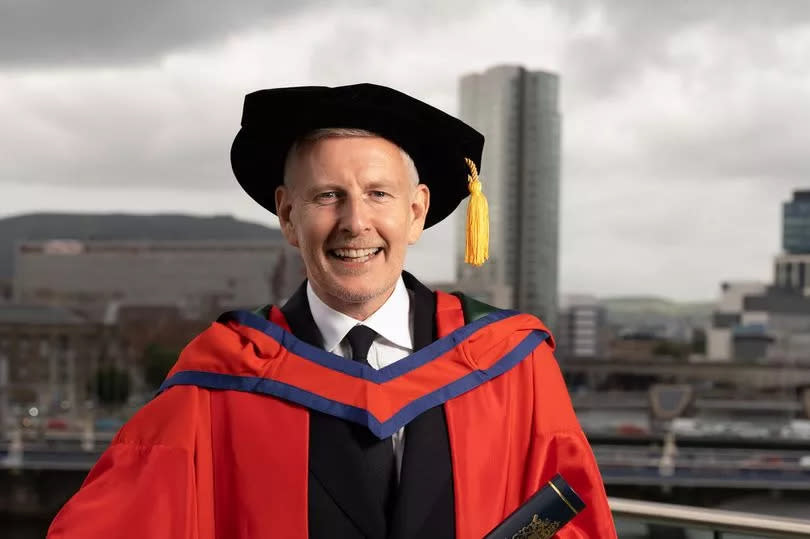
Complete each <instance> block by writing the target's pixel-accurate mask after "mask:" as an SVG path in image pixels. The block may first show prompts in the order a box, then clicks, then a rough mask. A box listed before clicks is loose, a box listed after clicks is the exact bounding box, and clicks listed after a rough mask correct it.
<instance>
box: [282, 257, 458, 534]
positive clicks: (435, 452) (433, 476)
mask: <svg viewBox="0 0 810 539" xmlns="http://www.w3.org/2000/svg"><path fill="white" fill-rule="evenodd" d="M402 276H403V280H404V282H405V286H406V288H407V289H408V290H409V291H410V292H411V293H412V302H413V305H412V308H413V310H414V327H413V333H414V334H413V343H414V351H416V350H419V349H421V348H423V347H425V346H427V345H428V344H430V343H432V342H433V341H434V340H436V329H435V322H434V320H435V312H436V302H435V298H434V294H433V292H431V291H430V290H429V289H428V288H427V287H426V286H425V285H423V284H422V283H420V282H419V281H418V280H417V279H416V278H415V277H413V276H412V275H410V274H409V273H407V272H403V275H402ZM281 312H282V313H283V314H284V316H285V318H286V319H287V323H288V324H289V325H290V329H291V330H292V333H293V334H294V335H295V336H296V337H298V338H299V339H301V340H303V341H305V342H307V343H309V344H312V345H314V346H323V341H322V338H321V335H320V332H319V331H318V328H317V326H316V324H315V321H314V320H313V319H312V313H311V312H310V309H309V302H308V301H307V294H306V284H303V285H301V287H299V288H298V290H297V291H296V292H295V294H294V295H293V296H292V297H291V298H290V299H289V301H287V303H286V304H285V305H284V306H283V307H282V308H281ZM309 428H310V431H309V440H310V443H309V481H308V488H309V490H308V504H309V535H310V537H311V538H312V539H327V538H328V539H333V538H335V537H340V538H344V539H354V538H357V539H363V538H369V539H384V538H387V537H388V538H391V539H409V538H415V537H431V538H433V539H452V538H454V537H455V522H454V514H453V507H454V500H453V476H452V470H451V459H450V442H449V439H448V434H447V421H446V419H445V414H444V407H443V406H437V407H435V408H432V409H430V410H428V411H427V412H425V413H423V414H421V415H420V416H419V417H417V418H416V419H415V420H413V421H412V422H410V423H409V424H408V425H407V426H406V427H405V447H404V453H403V458H402V470H401V474H400V481H399V485H398V486H397V490H396V495H395V497H394V507H393V513H392V514H391V515H390V516H389V517H388V518H386V514H385V513H384V511H383V510H382V509H381V506H380V504H379V503H377V500H373V499H370V498H369V492H368V491H367V490H366V489H364V488H363V485H364V484H365V480H364V476H365V474H367V473H370V472H369V470H367V469H366V467H365V466H364V463H363V449H362V444H361V442H360V441H359V439H358V436H357V435H356V434H357V433H356V430H357V425H355V424H353V423H350V422H349V421H346V420H344V419H340V418H337V417H334V416H331V415H327V414H323V413H320V412H311V415H310V427H309Z"/></svg>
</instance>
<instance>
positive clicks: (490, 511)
mask: <svg viewBox="0 0 810 539" xmlns="http://www.w3.org/2000/svg"><path fill="white" fill-rule="evenodd" d="M483 143H484V140H483V137H482V136H481V135H480V134H479V133H478V132H476V131H475V130H474V129H472V128H470V127H469V126H467V125H465V124H464V123H462V122H460V121H459V120H457V119H455V118H453V117H451V116H448V115H447V114H445V113H443V112H441V111H439V110H437V109H435V108H433V107H431V106H429V105H427V104H425V103H422V102H421V101H418V100H416V99H413V98H411V97H409V96H407V95H405V94H402V93H400V92H397V91H395V90H392V89H390V88H385V87H381V86H375V85H370V84H361V85H354V86H344V87H338V88H323V87H302V88H282V89H272V90H262V91H259V92H255V93H253V94H250V95H248V96H247V97H246V99H245V107H244V112H243V117H242V128H241V129H240V131H239V133H238V134H237V136H236V139H235V140H234V144H233V147H232V150H231V162H232V165H233V169H234V173H235V175H236V177H237V179H238V181H239V183H240V184H241V185H242V187H243V188H244V189H245V191H246V192H247V193H248V194H249V195H250V196H251V197H253V198H254V199H255V200H256V201H257V202H258V203H259V204H261V205H262V206H264V207H265V208H267V209H268V210H269V211H271V212H273V213H276V214H277V215H278V217H279V221H280V224H281V228H282V231H283V233H284V236H285V238H286V239H287V241H289V242H290V243H291V244H292V245H294V246H295V247H297V248H298V249H299V250H300V253H301V256H302V258H303V261H304V265H305V267H306V272H307V279H306V281H305V282H304V283H302V285H301V287H300V288H299V289H298V291H297V292H296V293H295V294H294V295H293V296H292V297H291V298H290V299H289V300H288V301H287V303H286V304H285V305H283V306H281V307H280V308H279V307H275V306H267V307H264V308H262V309H259V310H257V311H253V312H247V311H236V312H231V313H226V314H224V315H223V316H221V317H220V318H219V320H218V321H217V322H216V323H214V324H213V325H212V326H211V327H210V328H209V329H208V330H206V331H205V332H203V333H202V334H201V335H199V336H198V337H197V338H196V339H194V341H192V342H191V343H190V344H189V345H188V346H187V347H186V349H185V350H184V351H183V353H182V354H181V356H180V358H179V360H178V362H177V364H176V365H175V367H174V368H173V369H172V371H171V372H170V373H169V376H168V378H167V380H166V381H165V383H164V384H163V386H162V387H161V393H160V394H159V395H158V396H157V397H156V398H155V399H154V400H153V401H152V402H151V403H149V404H148V405H147V406H145V407H144V408H143V409H142V410H141V411H139V412H138V414H136V415H135V417H133V418H132V420H130V421H129V422H128V423H127V424H126V425H125V426H124V427H123V428H122V429H121V431H120V432H119V433H118V434H117V435H116V437H115V439H114V440H113V442H112V443H111V445H110V448H109V449H108V450H107V451H106V452H105V454H104V455H103V456H102V457H101V459H100V460H99V462H98V463H97V464H96V466H95V467H94V468H93V469H92V470H91V472H90V474H89V475H88V477H87V479H86V480H85V483H84V485H83V486H82V488H81V490H80V491H79V492H78V493H77V494H76V495H75V496H74V497H73V498H72V499H71V500H70V501H69V502H68V503H67V504H66V506H65V507H64V508H63V509H62V510H61V511H60V513H59V515H57V517H56V519H55V520H54V522H53V524H52V525H51V528H50V531H49V537H53V538H83V539H108V538H109V537H117V538H125V539H129V538H131V539H135V538H138V539H140V538H143V537H150V538H166V539H168V538H183V539H192V538H194V539H213V538H223V539H225V538H227V539H257V538H258V539H264V538H272V537H280V538H285V539H304V538H306V537H312V538H316V539H325V538H333V537H340V538H349V539H353V538H357V539H360V538H372V539H386V538H391V539H406V538H416V537H430V538H435V539H451V538H459V539H480V538H481V537H482V536H484V535H485V534H487V533H488V532H489V531H490V530H492V529H493V528H494V527H495V526H496V525H498V524H499V523H500V522H501V521H502V520H504V519H505V518H506V517H507V516H509V515H510V513H512V511H514V510H515V509H516V508H517V507H519V506H520V505H521V504H522V503H523V502H524V501H525V500H526V499H527V498H529V497H530V496H532V495H533V494H534V493H535V492H537V491H538V490H539V489H540V488H541V487H543V486H544V485H546V484H547V483H548V482H549V480H550V479H552V477H554V476H555V475H556V474H562V475H563V476H564V477H565V479H566V480H567V481H568V483H569V484H570V485H571V486H572V487H573V489H574V490H575V491H576V492H577V493H578V494H579V495H580V497H581V498H582V499H583V501H584V502H585V505H586V509H584V510H583V511H582V512H580V513H579V514H577V515H576V516H574V517H573V520H571V521H570V522H569V523H568V525H566V526H565V527H564V528H562V529H561V530H559V532H558V533H557V535H556V537H561V538H586V537H587V538H600V539H604V538H608V539H609V538H612V537H615V531H614V528H613V523H612V519H611V515H610V511H609V508H608V505H607V500H606V497H605V492H604V488H603V485H602V482H601V479H600V476H599V472H598V469H597V467H596V464H595V461H594V458H593V455H592V453H591V450H590V447H589V446H588V442H587V441H586V439H585V437H584V435H583V433H582V431H581V429H580V427H579V425H578V423H577V421H576V418H575V416H574V412H573V410H572V408H571V403H570V400H569V398H568V394H567V392H566V389H565V385H564V383H563V380H562V377H561V375H560V372H559V369H558V367H557V364H556V362H555V360H554V357H553V349H554V342H553V339H552V337H551V334H550V332H549V331H548V329H547V328H546V327H545V326H544V325H543V324H542V322H540V321H539V320H538V319H537V318H535V317H533V316H530V315H526V314H521V313H517V312H513V311H502V310H498V309H494V308H492V307H490V306H487V305H484V304H482V303H479V302H476V301H474V300H472V299H470V298H467V297H465V296H463V295H451V294H446V293H443V292H438V291H437V292H432V291H431V290H429V289H428V288H426V287H425V286H424V285H422V284H421V283H420V282H419V281H418V280H417V279H415V278H414V277H413V276H412V275H410V274H408V273H407V272H404V271H403V265H404V262H405V255H406V251H407V248H408V246H409V245H411V244H413V243H415V242H416V241H417V240H418V239H419V236H420V235H421V233H422V230H423V228H425V227H428V226H432V225H434V224H436V223H438V222H440V221H441V220H442V219H444V218H446V217H447V216H448V215H450V213H451V212H452V211H453V210H454V209H455V208H456V207H457V206H458V204H459V203H460V202H461V201H462V200H463V199H464V198H465V197H466V196H467V195H468V193H471V192H472V193H473V197H474V198H473V203H472V206H471V208H472V213H471V215H472V216H473V217H476V215H478V218H473V219H472V221H471V229H474V228H475V226H472V225H476V226H477V225H481V224H482V222H481V220H480V217H481V215H480V214H476V212H477V211H480V210H481V209H482V206H481V199H480V196H481V195H480V183H479V182H478V179H477V168H478V167H480V164H481V152H482V148H483ZM473 232H474V230H473ZM485 236H486V232H485V229H483V230H479V233H478V235H476V234H475V233H472V234H471V236H470V237H471V239H472V240H473V241H474V242H477V243H473V244H471V247H470V252H471V253H473V254H475V255H478V256H476V257H473V258H477V260H476V262H480V258H481V257H480V254H481V251H480V247H481V242H482V241H483V239H485ZM437 248H444V249H447V250H448V251H452V250H451V249H449V247H448V246H437ZM562 497H563V495H560V499H562ZM566 503H568V502H566ZM569 507H571V506H570V504H569ZM571 510H572V511H574V507H571ZM574 512H576V511H574Z"/></svg>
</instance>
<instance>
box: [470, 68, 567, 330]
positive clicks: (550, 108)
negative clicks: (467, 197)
mask: <svg viewBox="0 0 810 539" xmlns="http://www.w3.org/2000/svg"><path fill="white" fill-rule="evenodd" d="M558 93H559V78H558V77H557V75H555V74H552V73H546V72H542V71H528V70H526V69H524V68H522V67H518V66H497V67H493V68H491V69H489V70H487V71H485V72H484V73H480V74H478V73H476V74H470V75H467V76H465V77H463V78H462V79H461V83H460V102H461V108H460V116H461V118H462V119H463V120H464V121H465V122H467V123H469V124H470V125H471V126H473V127H475V128H476V129H478V130H479V131H480V132H481V133H483V134H484V136H485V137H486V144H485V146H484V155H483V164H482V170H481V177H482V182H483V185H484V192H485V193H486V196H487V199H488V200H489V215H490V260H489V261H488V262H487V263H486V264H485V265H484V266H482V267H481V268H472V267H469V266H467V265H466V264H464V263H463V260H464V249H463V245H462V244H463V242H458V244H459V245H460V246H461V247H459V250H458V253H457V260H458V264H457V268H458V280H459V283H460V286H461V288H462V289H463V290H464V291H465V292H468V293H470V294H472V295H475V296H477V297H479V298H481V299H484V300H485V301H489V302H491V303H493V304H495V305H497V306H498V307H504V308H516V309H519V310H521V311H525V312H529V313H532V314H535V315H538V316H539V317H540V318H541V319H542V320H543V321H544V322H545V323H546V324H547V325H548V326H549V327H550V328H551V329H552V330H554V329H555V326H556V325H557V324H556V317H557V304H558V300H557V293H558V292H557V283H558V266H559V264H558V253H559V189H560V121H561V120H560V112H559V109H558ZM457 216H458V217H457V222H458V230H459V231H460V234H461V236H460V237H462V238H463V237H464V236H463V234H464V226H465V221H466V215H465V214H464V211H458V212H457Z"/></svg>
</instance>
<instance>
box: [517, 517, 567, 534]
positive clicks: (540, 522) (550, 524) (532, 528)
mask: <svg viewBox="0 0 810 539" xmlns="http://www.w3.org/2000/svg"><path fill="white" fill-rule="evenodd" d="M559 529H560V523H559V522H554V521H553V520H548V519H546V518H543V519H541V518H540V517H539V516H537V515H534V517H532V521H531V522H529V523H528V524H527V525H526V526H524V527H522V528H521V529H520V530H519V531H518V532H517V533H516V534H515V535H513V536H512V539H551V537H553V536H554V534H555V533H557V530H559Z"/></svg>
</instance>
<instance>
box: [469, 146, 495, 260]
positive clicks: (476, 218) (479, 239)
mask: <svg viewBox="0 0 810 539" xmlns="http://www.w3.org/2000/svg"><path fill="white" fill-rule="evenodd" d="M464 160H465V161H466V162H467V167H469V169H470V174H468V175H467V189H469V190H470V202H469V205H468V206H467V244H466V254H465V256H464V261H465V262H466V263H467V264H470V265H472V266H480V265H482V264H483V263H484V262H485V261H486V260H487V259H488V258H489V205H488V204H487V197H485V196H484V193H483V192H482V191H481V181H480V180H479V179H478V169H477V168H476V166H475V163H473V161H472V160H471V159H468V158H466V157H465V158H464Z"/></svg>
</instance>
